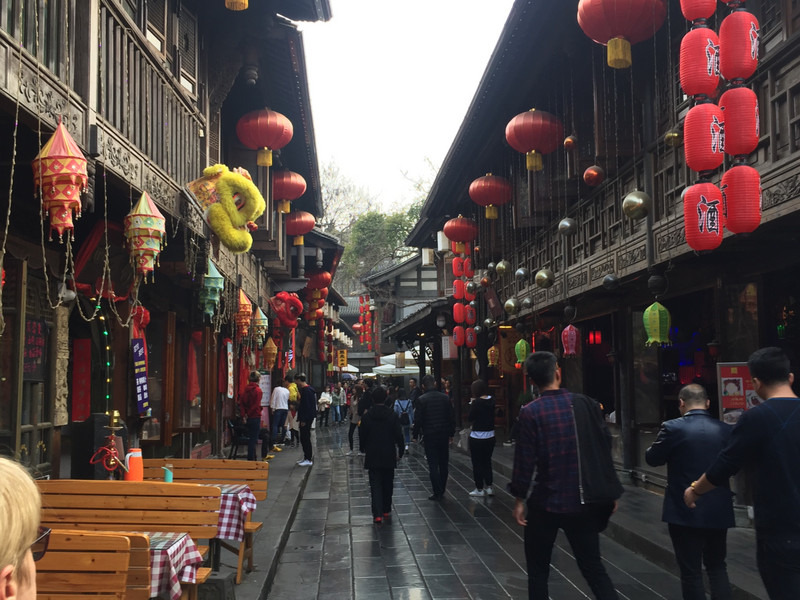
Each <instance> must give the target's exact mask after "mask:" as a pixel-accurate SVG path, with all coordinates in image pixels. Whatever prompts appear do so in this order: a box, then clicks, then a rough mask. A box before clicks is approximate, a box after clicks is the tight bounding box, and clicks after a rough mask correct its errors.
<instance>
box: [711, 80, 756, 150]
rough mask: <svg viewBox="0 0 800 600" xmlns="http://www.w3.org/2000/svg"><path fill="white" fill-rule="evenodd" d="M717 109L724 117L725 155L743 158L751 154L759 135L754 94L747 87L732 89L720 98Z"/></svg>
mask: <svg viewBox="0 0 800 600" xmlns="http://www.w3.org/2000/svg"><path fill="white" fill-rule="evenodd" d="M719 108H720V110H721V111H722V114H723V115H724V116H725V153H726V154H727V155H728V156H744V155H747V154H750V153H751V152H753V151H754V150H755V149H756V147H757V146H758V138H759V135H760V130H759V118H758V98H757V97H756V93H755V92H754V91H753V90H751V89H750V88H747V87H733V88H731V89H729V90H728V91H726V92H725V93H724V94H722V96H720V99H719Z"/></svg>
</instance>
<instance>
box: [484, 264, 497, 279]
mask: <svg viewBox="0 0 800 600" xmlns="http://www.w3.org/2000/svg"><path fill="white" fill-rule="evenodd" d="M495 267H496V265H495V264H494V263H493V262H490V263H489V264H488V265H486V275H489V276H490V277H491V276H492V275H494V274H495Z"/></svg>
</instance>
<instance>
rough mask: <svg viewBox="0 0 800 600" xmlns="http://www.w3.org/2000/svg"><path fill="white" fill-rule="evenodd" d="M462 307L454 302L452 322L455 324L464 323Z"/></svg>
mask: <svg viewBox="0 0 800 600" xmlns="http://www.w3.org/2000/svg"><path fill="white" fill-rule="evenodd" d="M464 312H465V311H464V305H463V304H461V303H460V302H456V303H455V304H454V305H453V321H455V322H456V323H463V322H464Z"/></svg>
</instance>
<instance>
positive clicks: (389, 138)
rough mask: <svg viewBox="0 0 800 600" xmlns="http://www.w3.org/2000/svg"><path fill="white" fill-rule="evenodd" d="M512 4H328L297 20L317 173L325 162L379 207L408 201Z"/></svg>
mask: <svg viewBox="0 0 800 600" xmlns="http://www.w3.org/2000/svg"><path fill="white" fill-rule="evenodd" d="M512 3H513V0H489V1H487V0H404V1H403V2H388V1H387V0H330V4H331V10H332V12H333V18H332V19H331V20H330V21H328V22H326V23H304V24H302V25H301V29H302V31H303V42H304V45H305V54H306V66H307V70H308V80H309V88H310V93H311V108H312V114H313V119H314V130H315V135H316V142H317V153H318V157H319V164H320V170H322V168H323V167H324V165H326V164H327V163H329V162H334V163H335V164H336V165H338V167H339V169H340V171H341V173H342V174H343V175H344V176H345V177H347V178H349V179H350V180H352V181H353V182H354V183H355V184H356V185H358V186H360V187H363V188H365V189H367V190H368V191H369V192H370V194H371V195H372V196H373V197H374V198H376V200H377V201H378V203H379V205H381V206H382V207H383V209H384V210H385V211H386V212H391V211H393V210H395V209H397V208H400V207H403V206H407V205H408V204H409V203H410V202H411V201H412V200H413V199H414V197H415V192H414V186H413V183H412V182H413V181H417V180H428V181H429V182H432V181H433V178H434V177H435V169H438V168H439V167H440V166H441V164H442V162H443V160H444V157H445V155H446V154H447V151H448V150H449V149H450V144H451V143H452V141H453V139H454V138H455V136H456V133H457V132H458V129H459V127H460V126H461V122H462V121H463V119H464V116H465V115H466V112H467V109H468V108H469V105H470V103H471V101H472V97H473V95H474V94H475V91H476V90H477V88H478V84H479V83H480V80H481V77H482V75H483V72H484V70H485V68H486V65H487V63H488V62H489V57H490V56H491V54H492V51H493V50H494V47H495V44H496V43H497V40H498V38H499V37H500V32H501V30H502V28H503V26H504V24H505V21H506V18H507V17H508V14H509V11H510V10H511V5H512ZM429 163H431V164H432V165H433V169H432V168H431V167H430V166H429ZM409 179H410V180H411V181H409Z"/></svg>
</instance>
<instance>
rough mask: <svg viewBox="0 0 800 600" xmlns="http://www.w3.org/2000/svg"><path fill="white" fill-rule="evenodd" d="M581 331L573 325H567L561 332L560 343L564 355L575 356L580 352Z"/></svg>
mask: <svg viewBox="0 0 800 600" xmlns="http://www.w3.org/2000/svg"><path fill="white" fill-rule="evenodd" d="M580 338H581V332H580V331H578V328H577V327H575V326H574V325H567V326H566V327H565V328H564V330H563V331H562V332H561V345H562V346H563V347H564V356H575V355H577V354H578V352H580Z"/></svg>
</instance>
